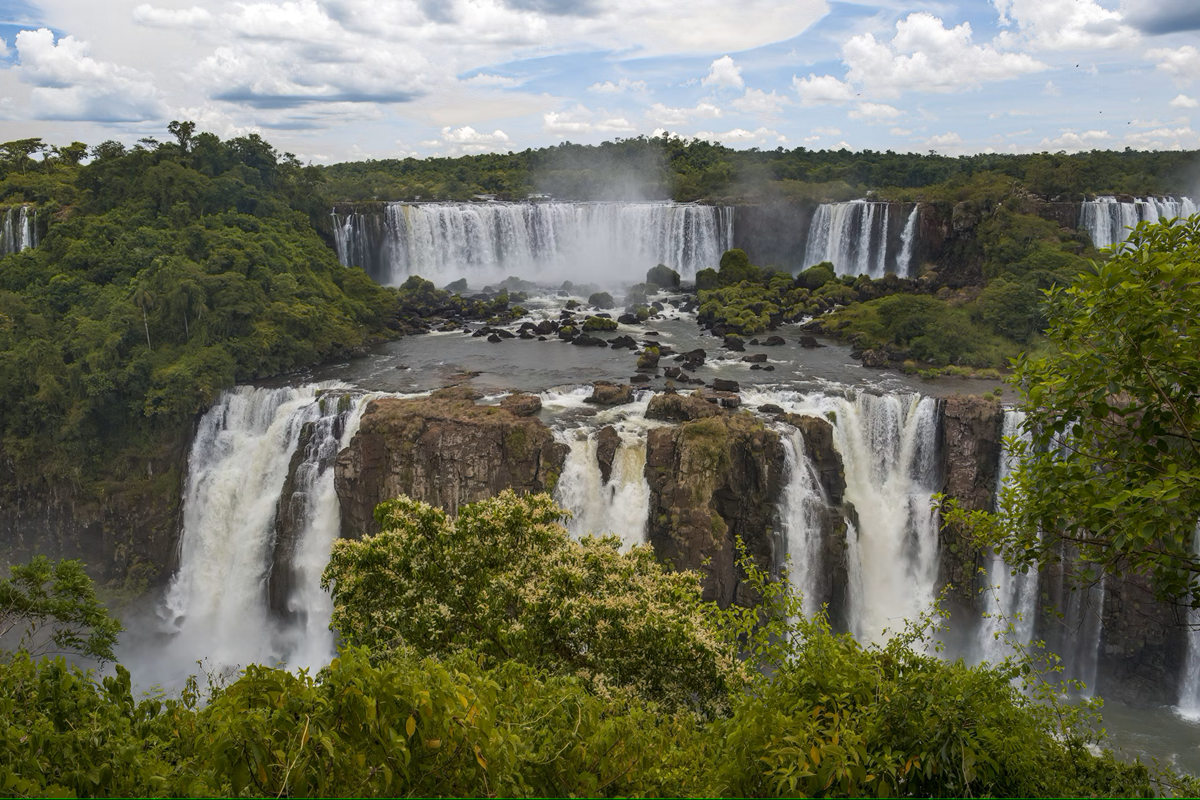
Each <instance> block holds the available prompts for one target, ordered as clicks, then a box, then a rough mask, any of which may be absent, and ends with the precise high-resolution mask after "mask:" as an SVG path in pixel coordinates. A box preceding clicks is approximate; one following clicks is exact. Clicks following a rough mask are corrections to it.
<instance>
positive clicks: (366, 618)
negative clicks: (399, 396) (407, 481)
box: [0, 492, 1200, 797]
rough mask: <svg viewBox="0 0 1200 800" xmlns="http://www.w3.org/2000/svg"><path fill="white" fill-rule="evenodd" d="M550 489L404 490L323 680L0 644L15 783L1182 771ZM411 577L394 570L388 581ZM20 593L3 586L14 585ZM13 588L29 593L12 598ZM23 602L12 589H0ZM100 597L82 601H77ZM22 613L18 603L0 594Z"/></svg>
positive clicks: (337, 597)
mask: <svg viewBox="0 0 1200 800" xmlns="http://www.w3.org/2000/svg"><path fill="white" fill-rule="evenodd" d="M563 516H564V512H562V511H561V510H560V509H558V508H557V507H555V506H554V504H553V502H552V501H551V500H550V499H549V498H548V497H547V496H545V495H535V496H526V497H518V496H517V495H515V494H513V493H512V492H505V493H503V494H501V495H499V496H497V497H494V498H492V499H489V500H487V501H484V502H482V503H479V504H476V505H473V506H467V507H464V508H463V509H461V513H460V514H459V515H458V517H457V518H454V519H452V518H449V517H448V516H447V515H446V514H444V513H443V512H441V511H439V510H437V509H433V508H430V507H429V506H427V505H424V504H422V503H418V502H415V501H412V500H409V499H406V498H399V499H397V500H395V501H393V502H390V503H385V504H384V505H382V506H380V507H379V510H378V512H377V519H378V521H379V522H380V524H381V525H382V527H383V530H382V531H381V533H379V534H378V535H376V536H373V537H367V538H364V539H362V540H357V541H351V540H343V541H341V542H339V544H338V546H337V548H336V552H335V554H334V558H333V560H332V561H331V563H330V565H329V568H328V569H327V571H326V580H327V581H328V582H329V583H330V584H331V586H332V589H333V593H334V601H335V618H334V623H335V625H337V626H339V630H340V631H341V632H342V633H343V635H344V636H345V637H346V641H345V644H344V645H343V648H342V650H341V651H340V652H339V654H338V657H337V658H335V659H333V661H332V663H331V664H329V666H328V667H326V668H324V669H321V670H320V671H319V672H318V673H316V674H315V675H314V674H309V673H305V672H300V673H298V674H297V673H290V672H287V671H285V670H283V669H278V668H271V667H266V666H260V665H250V666H248V667H247V668H246V669H245V670H244V672H242V673H241V675H240V676H239V677H237V679H236V680H234V681H232V682H231V683H228V684H223V683H221V682H220V681H217V682H215V683H212V682H210V684H209V686H208V687H202V686H200V685H198V684H197V683H196V682H194V681H193V682H191V683H189V684H188V685H187V686H186V687H185V688H184V690H183V691H182V693H181V694H180V695H179V696H173V697H167V696H162V695H154V696H148V697H146V696H142V697H139V696H138V695H136V694H135V692H134V691H133V689H132V686H131V676H130V675H129V673H128V672H127V671H125V670H124V669H123V668H121V667H118V668H116V670H115V674H114V675H111V676H109V677H105V678H103V680H99V679H97V678H96V676H95V675H94V674H88V673H81V672H79V671H78V670H76V669H74V668H72V667H70V666H69V665H68V664H67V663H66V662H65V661H63V660H62V659H59V660H55V661H51V660H45V661H42V662H40V663H39V662H35V661H34V660H33V659H32V658H31V657H30V656H29V654H28V653H27V652H25V651H23V650H19V651H18V652H16V653H15V654H13V653H10V654H7V655H6V656H5V657H3V658H0V707H2V709H3V711H4V714H3V715H0V742H2V743H3V746H2V747H0V791H3V792H4V793H5V794H12V795H21V796H32V795H43V794H56V793H74V794H75V795H77V796H111V795H128V796H135V795H136V796H165V795H206V796H276V797H282V796H289V797H290V796H398V795H422V796H567V795H586V796H662V795H671V796H754V797H771V796H784V795H786V796H815V795H821V796H867V795H869V796H878V797H889V796H917V797H920V796H960V797H963V796H976V795H978V796H1089V797H1090V796H1151V795H1154V794H1168V795H1169V794H1179V795H1189V794H1195V793H1196V792H1197V790H1200V785H1198V784H1197V783H1196V781H1195V780H1194V779H1192V778H1189V777H1186V776H1181V775H1178V774H1175V773H1173V772H1171V771H1169V770H1157V769H1155V770H1152V769H1150V768H1148V767H1147V766H1145V765H1143V764H1140V763H1133V764H1129V763H1123V762H1121V761H1119V760H1118V759H1116V758H1115V757H1114V756H1113V754H1112V753H1109V752H1099V751H1093V749H1092V747H1093V746H1094V745H1096V744H1097V743H1102V740H1101V739H1099V738H1098V735H1097V733H1096V730H1095V729H1094V728H1093V722H1094V719H1093V715H1092V713H1091V710H1090V708H1089V706H1086V705H1085V706H1083V707H1080V706H1072V705H1066V704H1064V703H1063V702H1062V701H1061V700H1060V699H1059V692H1061V690H1062V687H1061V686H1060V685H1059V684H1058V683H1057V681H1056V679H1055V674H1054V672H1052V671H1051V672H1040V671H1039V670H1038V668H1037V666H1036V664H1037V662H1036V661H1035V660H1034V659H1033V658H1030V657H1028V656H1017V657H1014V658H1013V659H1010V660H1007V661H1005V662H1003V663H1001V664H998V665H992V666H988V665H984V666H980V667H967V666H966V665H965V664H963V663H962V662H961V661H959V662H953V663H951V662H946V661H943V660H941V659H940V658H938V657H937V656H936V655H933V654H931V651H933V650H936V649H937V645H936V635H937V626H936V625H935V624H933V622H932V621H931V619H928V618H927V619H923V620H921V621H918V622H917V623H915V624H914V625H911V626H909V627H908V628H906V630H904V631H902V632H899V633H898V635H896V636H894V637H893V638H892V639H891V641H890V642H889V643H888V644H886V645H884V646H881V647H876V646H869V647H864V646H861V645H859V644H858V643H856V642H855V641H854V640H853V639H852V638H850V637H849V636H848V635H838V634H834V633H833V632H832V631H831V630H830V627H829V624H828V622H827V620H826V619H825V617H824V615H823V614H821V613H818V614H817V615H815V616H813V617H812V618H805V617H804V615H803V614H801V613H800V598H799V597H797V596H795V595H794V594H793V593H792V592H791V590H790V589H789V587H788V584H787V582H786V580H778V581H770V580H768V578H767V576H766V575H765V574H764V573H763V572H761V571H760V570H758V569H757V568H756V567H755V566H754V564H753V562H752V561H751V560H749V559H743V566H744V567H745V568H746V570H747V578H748V580H749V581H750V582H751V583H752V585H753V586H754V588H755V591H756V592H757V593H758V594H759V596H761V597H762V604H761V605H760V606H759V607H758V608H756V609H747V608H744V607H740V606H731V607H730V608H729V609H726V610H722V609H720V608H718V607H717V606H716V605H715V604H712V603H705V602H702V601H701V600H700V586H699V580H698V576H697V575H696V574H695V573H691V572H679V573H672V572H669V571H668V570H667V569H666V568H664V567H663V566H661V565H660V564H658V563H657V561H656V560H655V559H654V557H653V555H652V554H651V552H650V551H649V548H647V547H635V548H633V549H632V550H630V551H629V552H626V553H622V552H620V550H619V540H618V539H617V538H616V537H606V538H602V539H594V538H588V539H584V540H583V541H575V540H573V539H571V537H570V536H569V535H568V534H567V532H566V531H565V530H564V529H563V528H562V526H561V525H560V524H559V523H560V521H561V520H562V518H563ZM397 576H403V579H402V580H396V577H397ZM6 588H7V584H6V583H5V582H0V589H6ZM19 594H20V592H17V595H19ZM10 599H11V600H16V601H18V602H19V601H20V599H21V598H20V596H16V597H13V593H12V592H5V591H0V603H3V602H5V601H7V600H10ZM83 599H84V601H86V600H87V598H83ZM4 610H7V606H0V611H4Z"/></svg>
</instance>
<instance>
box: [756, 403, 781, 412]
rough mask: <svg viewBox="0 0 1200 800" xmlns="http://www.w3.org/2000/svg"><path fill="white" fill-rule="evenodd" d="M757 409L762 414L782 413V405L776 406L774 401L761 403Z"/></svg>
mask: <svg viewBox="0 0 1200 800" xmlns="http://www.w3.org/2000/svg"><path fill="white" fill-rule="evenodd" d="M758 411H759V412H761V413H763V414H782V413H783V407H782V406H777V405H775V404H774V403H763V404H762V405H761V406H759V407H758Z"/></svg>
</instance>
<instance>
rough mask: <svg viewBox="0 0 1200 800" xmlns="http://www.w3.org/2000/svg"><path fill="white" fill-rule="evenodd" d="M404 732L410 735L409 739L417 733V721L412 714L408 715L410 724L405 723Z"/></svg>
mask: <svg viewBox="0 0 1200 800" xmlns="http://www.w3.org/2000/svg"><path fill="white" fill-rule="evenodd" d="M404 732H405V733H407V734H408V738H410V739H411V738H412V735H413V734H414V733H416V732H417V720H416V718H415V717H413V715H412V714H409V715H408V722H405V723H404Z"/></svg>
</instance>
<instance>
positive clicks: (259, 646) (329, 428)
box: [160, 385, 366, 675]
mask: <svg viewBox="0 0 1200 800" xmlns="http://www.w3.org/2000/svg"><path fill="white" fill-rule="evenodd" d="M337 400H338V397H337V396H336V395H335V396H329V397H326V398H322V397H321V396H320V390H319V388H318V387H316V386H311V385H310V386H304V387H300V388H283V389H261V388H255V387H247V386H242V387H237V388H235V389H233V390H231V391H229V392H226V393H225V394H224V395H222V396H221V398H220V399H219V400H218V401H217V403H216V405H214V406H213V408H212V409H210V410H209V412H208V413H207V414H205V415H204V417H203V418H202V420H201V422H200V426H199V429H198V430H197V433H196V438H195V441H194V442H193V445H192V450H191V455H190V456H189V460H188V476H187V483H186V486H185V489H184V500H183V503H184V506H183V537H182V542H181V552H180V563H179V571H178V572H177V574H176V575H175V578H174V580H173V582H172V583H171V586H170V588H169V590H168V594H167V597H166V601H165V604H164V607H163V609H162V611H161V612H160V613H161V614H162V616H163V617H164V620H165V622H166V624H167V627H168V632H169V633H173V634H174V635H173V636H172V638H171V641H170V643H169V645H168V646H167V647H166V648H165V652H164V653H163V658H164V659H166V661H167V662H168V663H165V664H163V665H162V668H163V669H164V670H165V671H166V672H167V673H170V672H171V670H173V669H178V670H182V674H183V675H186V674H187V673H188V672H189V671H191V672H194V671H195V666H194V662H195V661H196V660H198V659H200V658H206V659H209V661H210V662H211V663H212V664H213V665H217V666H234V665H244V664H246V663H249V662H251V661H256V662H260V663H274V662H275V661H278V660H286V661H287V662H288V663H289V665H290V666H293V667H295V666H308V665H319V664H322V663H324V660H325V659H328V658H329V656H330V655H331V654H332V652H333V639H332V634H331V633H330V631H329V630H328V624H329V615H330V613H331V611H332V606H331V604H330V601H329V597H328V595H327V594H326V593H325V592H323V591H321V589H320V587H319V581H320V574H321V571H322V570H323V569H324V566H325V562H326V561H327V560H328V557H329V548H330V546H331V545H332V543H333V540H334V539H335V538H336V537H337V535H338V505H337V498H336V495H335V494H334V488H333V470H332V469H330V468H329V467H330V462H331V459H332V457H333V456H334V455H336V453H337V451H338V449H340V448H341V447H344V446H345V445H346V444H348V443H349V440H350V438H351V437H352V436H353V435H354V433H355V431H356V430H357V427H358V420H359V415H360V414H361V412H362V409H363V407H364V406H365V405H366V403H365V402H363V401H361V400H355V399H353V398H349V402H348V403H347V402H346V401H343V402H341V403H339V402H337ZM306 423H312V424H313V428H312V434H311V436H310V437H309V443H308V446H307V447H306V450H305V452H304V454H303V458H302V459H301V462H300V464H299V466H298V469H297V472H296V480H295V491H296V494H298V495H301V494H302V495H303V497H302V498H293V500H295V499H299V500H300V501H301V502H302V505H303V506H304V508H305V509H306V512H305V514H304V519H305V522H304V525H303V530H302V532H301V534H300V535H299V538H298V540H297V542H296V549H295V553H294V560H293V564H292V570H293V576H294V580H293V583H294V587H293V590H292V591H291V593H290V595H289V597H288V598H287V603H288V607H289V610H290V611H291V612H293V613H294V615H295V618H296V620H298V623H297V624H298V625H299V626H300V628H299V629H295V627H292V628H289V627H288V626H287V625H286V624H283V623H281V622H279V621H278V620H275V619H272V617H271V615H270V612H269V610H268V606H267V580H268V577H269V575H270V572H271V569H272V559H273V555H274V543H275V516H276V507H277V504H278V503H279V500H280V493H281V491H282V489H283V486H284V482H285V481H286V479H287V477H288V471H289V467H290V465H291V462H292V458H293V455H294V454H295V452H296V450H297V448H298V446H299V444H300V439H301V433H302V430H303V428H304V426H305V424H306Z"/></svg>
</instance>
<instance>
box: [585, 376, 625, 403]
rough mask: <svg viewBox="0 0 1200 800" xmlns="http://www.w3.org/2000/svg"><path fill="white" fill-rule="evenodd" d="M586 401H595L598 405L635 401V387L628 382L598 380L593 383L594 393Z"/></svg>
mask: <svg viewBox="0 0 1200 800" xmlns="http://www.w3.org/2000/svg"><path fill="white" fill-rule="evenodd" d="M584 402H587V403H595V404H596V405H598V406H621V405H625V404H626V403H632V402H633V387H632V386H630V385H629V384H628V383H609V382H608V381H596V382H595V383H593V384H592V394H591V396H590V397H588V398H587V399H586V400H585V401H584Z"/></svg>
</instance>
